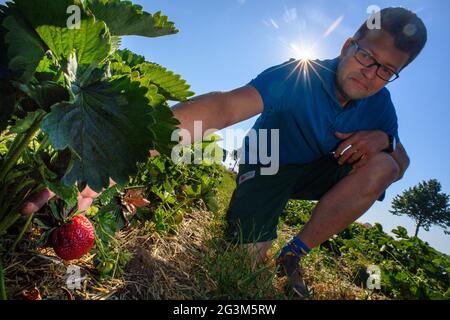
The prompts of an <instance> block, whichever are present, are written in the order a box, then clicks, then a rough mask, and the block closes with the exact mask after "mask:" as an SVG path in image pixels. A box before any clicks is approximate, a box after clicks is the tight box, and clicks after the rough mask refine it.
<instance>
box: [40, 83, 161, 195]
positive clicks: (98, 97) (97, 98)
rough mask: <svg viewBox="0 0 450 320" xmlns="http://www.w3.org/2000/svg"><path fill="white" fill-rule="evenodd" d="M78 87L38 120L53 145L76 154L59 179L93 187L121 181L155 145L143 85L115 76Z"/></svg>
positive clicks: (99, 188)
mask: <svg viewBox="0 0 450 320" xmlns="http://www.w3.org/2000/svg"><path fill="white" fill-rule="evenodd" d="M78 90H79V91H78V92H77V93H76V94H75V96H74V100H73V101H72V102H62V103H59V104H57V105H54V106H53V107H52V111H51V113H49V114H48V115H47V116H46V117H45V118H44V121H43V124H42V128H43V130H44V131H46V132H47V134H48V135H49V141H50V143H51V144H52V145H53V147H54V148H55V149H57V150H61V149H64V148H66V147H69V148H71V150H72V151H73V153H74V154H75V156H74V157H73V159H72V160H73V163H72V166H71V167H70V168H69V169H68V171H67V172H66V174H65V176H64V177H63V182H64V183H65V184H66V185H68V186H70V185H72V184H74V183H77V184H78V187H79V188H80V187H81V186H83V185H85V184H88V185H89V186H90V187H91V188H92V189H93V190H95V191H97V192H98V191H101V189H102V188H107V187H108V186H109V177H111V178H112V179H113V180H114V181H116V182H117V183H119V184H120V183H125V182H126V181H128V177H129V175H132V174H134V173H136V171H137V167H136V162H138V161H143V160H145V159H146V158H147V154H148V151H149V150H151V149H152V148H153V147H154V143H153V141H152V137H151V134H150V132H149V130H148V128H147V127H148V125H149V123H151V122H152V117H151V115H150V112H151V111H152V109H151V108H150V107H149V106H148V101H147V99H146V98H145V94H146V90H145V88H142V87H140V86H139V84H138V83H136V82H131V81H130V80H129V79H128V78H119V79H115V80H112V81H97V82H94V83H91V84H89V85H87V86H85V87H79V89H78Z"/></svg>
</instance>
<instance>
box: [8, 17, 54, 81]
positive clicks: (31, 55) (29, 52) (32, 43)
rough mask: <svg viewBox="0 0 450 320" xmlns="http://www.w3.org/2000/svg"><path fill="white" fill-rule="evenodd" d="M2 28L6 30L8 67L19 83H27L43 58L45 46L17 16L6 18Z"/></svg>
mask: <svg viewBox="0 0 450 320" xmlns="http://www.w3.org/2000/svg"><path fill="white" fill-rule="evenodd" d="M3 27H4V28H5V29H6V30H8V31H7V34H6V36H5V42H6V44H7V45H8V58H9V64H8V67H9V69H10V70H11V71H13V72H14V73H16V74H17V76H18V77H19V78H20V80H21V81H23V82H27V81H29V80H30V79H31V77H32V76H33V74H34V72H35V70H36V68H37V66H38V65H39V62H40V61H41V59H42V57H43V56H44V54H45V51H46V49H45V46H44V44H43V43H42V41H41V39H39V37H38V36H37V35H36V33H35V32H34V30H32V29H31V28H30V27H29V26H28V25H27V24H26V22H25V21H24V20H23V19H22V18H21V17H19V16H18V15H9V16H8V17H6V18H5V19H4V21H3Z"/></svg>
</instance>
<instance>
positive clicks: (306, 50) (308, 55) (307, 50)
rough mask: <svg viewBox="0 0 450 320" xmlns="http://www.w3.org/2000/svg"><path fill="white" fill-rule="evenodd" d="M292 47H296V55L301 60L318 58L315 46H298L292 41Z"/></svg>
mask: <svg viewBox="0 0 450 320" xmlns="http://www.w3.org/2000/svg"><path fill="white" fill-rule="evenodd" d="M291 48H292V49H294V52H295V57H296V58H297V59H298V60H301V61H308V60H313V59H315V58H316V52H315V51H314V49H313V47H303V46H302V47H300V48H299V47H298V46H296V45H295V44H294V43H291Z"/></svg>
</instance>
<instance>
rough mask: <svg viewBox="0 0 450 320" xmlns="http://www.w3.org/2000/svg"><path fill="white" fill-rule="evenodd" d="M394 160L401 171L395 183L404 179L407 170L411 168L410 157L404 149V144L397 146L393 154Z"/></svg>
mask: <svg viewBox="0 0 450 320" xmlns="http://www.w3.org/2000/svg"><path fill="white" fill-rule="evenodd" d="M391 156H392V158H394V160H395V162H397V164H398V167H399V169H400V171H399V174H398V177H397V179H396V180H395V181H398V180H400V179H401V178H403V175H404V174H405V172H406V169H408V167H409V163H410V161H409V157H408V155H407V153H406V151H405V148H403V145H402V144H400V143H399V144H397V147H396V149H395V151H394V152H393V153H391Z"/></svg>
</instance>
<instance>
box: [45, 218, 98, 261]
mask: <svg viewBox="0 0 450 320" xmlns="http://www.w3.org/2000/svg"><path fill="white" fill-rule="evenodd" d="M51 241H52V245H53V249H54V250H55V252H56V254H57V255H58V256H59V257H60V258H62V259H64V260H74V259H79V258H81V256H83V255H84V254H85V253H88V252H89V250H91V248H92V246H93V245H94V227H93V226H92V224H91V222H90V221H89V220H88V219H87V218H86V217H85V216H83V215H81V214H80V215H77V216H75V217H74V218H73V219H72V221H71V222H69V223H68V224H66V225H64V226H62V227H59V228H57V229H55V230H53V232H52V234H51Z"/></svg>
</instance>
